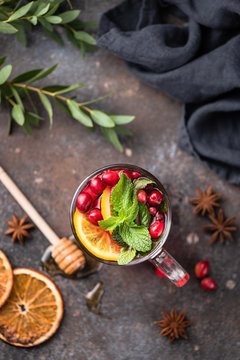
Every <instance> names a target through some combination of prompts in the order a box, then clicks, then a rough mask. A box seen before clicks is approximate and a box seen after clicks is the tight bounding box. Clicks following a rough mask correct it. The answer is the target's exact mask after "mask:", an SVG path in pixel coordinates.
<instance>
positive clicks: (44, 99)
mask: <svg viewBox="0 0 240 360" xmlns="http://www.w3.org/2000/svg"><path fill="white" fill-rule="evenodd" d="M38 95H39V98H40V100H41V102H42V104H43V106H44V108H45V110H46V111H47V113H48V116H49V122H50V128H51V127H52V123H53V110H52V105H51V103H50V101H49V100H48V98H47V96H46V95H44V94H42V93H38Z"/></svg>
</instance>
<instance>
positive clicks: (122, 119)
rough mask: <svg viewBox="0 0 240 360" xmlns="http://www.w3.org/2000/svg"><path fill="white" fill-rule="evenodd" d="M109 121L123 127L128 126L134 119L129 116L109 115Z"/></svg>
mask: <svg viewBox="0 0 240 360" xmlns="http://www.w3.org/2000/svg"><path fill="white" fill-rule="evenodd" d="M110 117H111V119H112V120H113V121H114V122H115V124H116V125H125V124H129V123H130V122H131V121H133V120H134V119H135V116H131V115H110Z"/></svg>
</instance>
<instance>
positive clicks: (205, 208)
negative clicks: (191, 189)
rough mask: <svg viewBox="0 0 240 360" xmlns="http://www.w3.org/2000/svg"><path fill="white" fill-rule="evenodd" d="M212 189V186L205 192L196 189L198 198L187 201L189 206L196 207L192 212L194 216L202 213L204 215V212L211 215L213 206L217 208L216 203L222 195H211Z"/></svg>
mask: <svg viewBox="0 0 240 360" xmlns="http://www.w3.org/2000/svg"><path fill="white" fill-rule="evenodd" d="M212 191H213V188H212V186H209V188H208V189H207V191H201V190H199V189H198V188H196V193H197V195H198V198H192V199H189V202H190V203H191V204H194V205H196V207H195V209H194V210H193V213H194V214H198V213H200V212H202V215H205V214H206V212H207V213H208V214H212V213H213V212H214V210H213V208H214V206H216V207H218V206H219V204H218V203H217V202H216V201H217V200H218V199H220V197H222V194H220V193H218V194H213V193H212Z"/></svg>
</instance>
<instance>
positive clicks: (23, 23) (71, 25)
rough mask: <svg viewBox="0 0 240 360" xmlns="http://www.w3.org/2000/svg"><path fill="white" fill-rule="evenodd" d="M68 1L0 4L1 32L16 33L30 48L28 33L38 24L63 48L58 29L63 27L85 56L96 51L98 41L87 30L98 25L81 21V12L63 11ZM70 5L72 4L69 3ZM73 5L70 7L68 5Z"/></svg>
mask: <svg viewBox="0 0 240 360" xmlns="http://www.w3.org/2000/svg"><path fill="white" fill-rule="evenodd" d="M66 1H67V0H35V1H31V2H27V1H26V0H25V1H24V4H25V5H23V6H21V5H22V2H23V1H18V2H17V1H16V0H10V1H7V2H4V1H0V33H5V34H15V35H16V36H17V38H18V40H19V41H20V42H21V44H22V45H23V46H26V45H27V36H26V32H27V30H32V28H33V27H36V26H37V25H39V26H41V27H42V29H43V30H44V31H45V33H46V34H47V35H48V36H49V37H50V38H52V39H53V40H54V41H56V42H57V43H58V44H60V45H64V41H63V39H62V36H61V35H60V33H59V32H58V28H60V27H62V28H63V29H64V31H65V33H66V36H67V38H68V39H69V41H70V42H71V43H72V44H73V45H74V46H75V47H77V48H78V49H79V50H80V51H81V52H82V56H83V57H84V55H85V52H86V51H92V50H93V49H94V45H95V44H96V41H95V39H94V38H93V37H92V35H90V34H89V33H88V32H86V31H84V29H85V28H89V27H94V26H96V24H97V23H96V22H82V21H80V20H79V14H80V12H81V11H80V10H72V8H71V7H70V10H68V11H64V12H62V11H61V9H60V5H61V4H62V3H64V2H66ZM67 3H68V1H67ZM68 6H69V4H68Z"/></svg>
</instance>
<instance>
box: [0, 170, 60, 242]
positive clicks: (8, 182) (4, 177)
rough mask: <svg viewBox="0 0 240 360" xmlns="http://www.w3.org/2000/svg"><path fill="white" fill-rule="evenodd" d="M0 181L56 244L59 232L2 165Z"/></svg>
mask: <svg viewBox="0 0 240 360" xmlns="http://www.w3.org/2000/svg"><path fill="white" fill-rule="evenodd" d="M0 181H1V182H2V183H3V185H4V186H5V187H6V188H7V189H8V191H9V192H10V194H11V195H12V196H13V197H14V198H15V200H16V201H17V202H18V204H19V205H20V206H21V208H22V209H23V210H24V211H25V212H26V213H27V214H28V216H29V217H30V218H31V219H32V221H33V222H34V223H35V225H36V226H37V227H38V229H39V230H40V231H41V232H42V233H43V235H44V236H45V237H46V238H47V239H48V241H49V242H50V243H51V244H53V245H55V244H57V243H58V241H59V240H60V239H59V237H58V236H57V234H55V232H54V231H53V230H52V229H51V228H50V226H49V225H48V224H47V223H46V221H45V220H44V219H43V218H42V217H41V215H39V213H38V212H37V210H36V209H34V207H33V206H32V204H31V203H30V201H28V199H27V198H26V196H25V195H23V193H22V192H21V191H20V190H19V188H18V187H17V185H16V184H15V183H14V182H13V181H12V179H11V178H10V177H9V176H8V174H7V173H6V172H5V171H4V170H3V168H2V167H1V166H0Z"/></svg>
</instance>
